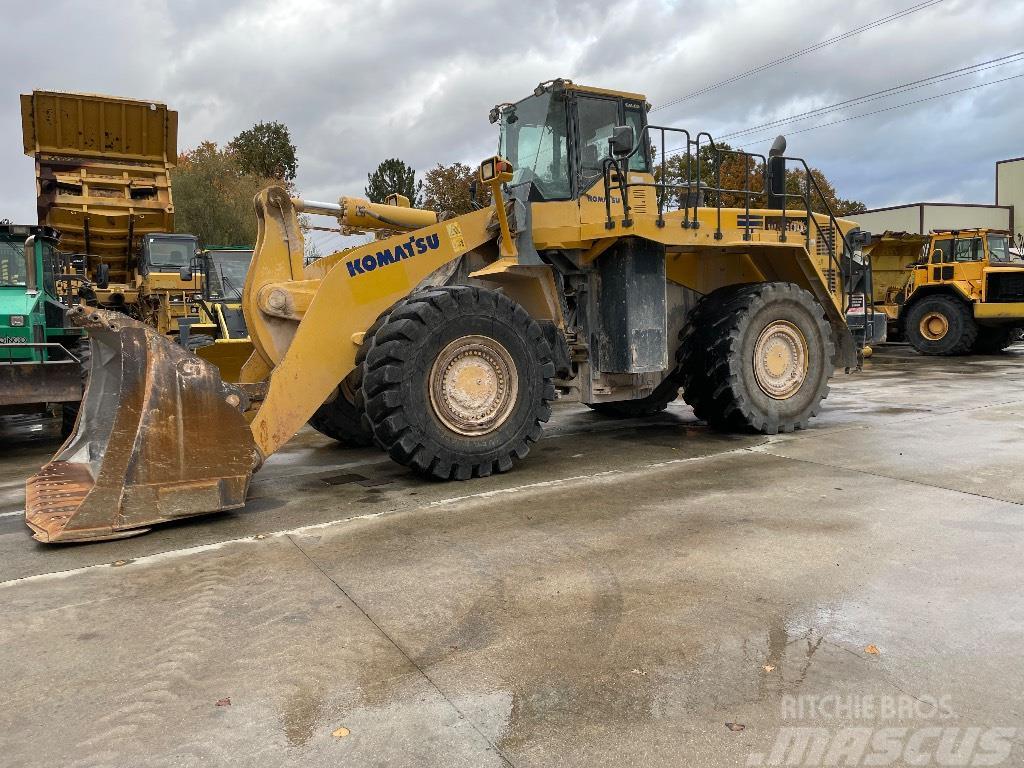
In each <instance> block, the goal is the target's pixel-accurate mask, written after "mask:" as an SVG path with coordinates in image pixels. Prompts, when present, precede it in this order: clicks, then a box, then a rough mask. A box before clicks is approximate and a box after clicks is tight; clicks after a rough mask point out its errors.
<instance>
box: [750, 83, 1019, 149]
mask: <svg viewBox="0 0 1024 768" xmlns="http://www.w3.org/2000/svg"><path fill="white" fill-rule="evenodd" d="M1019 77H1024V72H1021V73H1020V74H1019V75H1010V76H1009V77H1002V78H1000V79H998V80H992V81H991V82H988V83H978V84H977V85H971V86H968V87H967V88H959V89H957V90H955V91H947V92H946V93H938V94H936V95H934V96H926V97H924V98H923V99H914V100H913V101H907V102H904V103H903V104H894V105H892V106H891V107H884V108H883V109H876V110H873V111H871V112H865V113H864V114H862V115H853V116H851V117H844V118H843V119H842V120H833V121H832V122H830V123H822V124H821V125H812V126H810V127H809V128H802V129H800V130H799V131H791V132H790V133H789V135H790V136H795V135H796V134H798V133H807V132H808V131H816V130H818V129H819V128H828V127H829V126H832V125H839V124H840V123H848V122H850V121H851V120H859V119H860V118H862V117H871V115H878V114H881V113H882V112H890V111H892V110H894V109H902V108H903V107H909V106H912V105H914V104H921V103H922V102H925V101H933V100H935V99H941V98H944V97H946V96H953V95H955V94H957V93H965V92H966V91H973V90H975V89H977V88H986V87H987V86H990V85H996V84H998V83H1005V82H1006V81H1007V80H1016V79H1017V78H1019ZM770 138H773V137H772V136H762V137H761V138H759V139H753V140H751V141H748V142H746V143H745V144H741V145H740V146H739V147H738V149H742V148H743V147H749V146H750V145H751V144H757V143H758V142H761V141H767V140H768V139H770Z"/></svg>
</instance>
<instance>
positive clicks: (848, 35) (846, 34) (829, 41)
mask: <svg viewBox="0 0 1024 768" xmlns="http://www.w3.org/2000/svg"><path fill="white" fill-rule="evenodd" d="M942 1H943V0H926V1H925V2H922V3H918V4H917V5H912V6H911V7H909V8H904V9H903V10H902V11H897V12H896V13H893V14H890V15H889V16H884V17H882V18H881V19H875V20H874V21H872V22H869V23H867V24H864V25H863V26H860V27H856V28H854V29H850V30H847V31H846V32H843V33H842V34H839V35H835V36H834V37H830V38H828V39H826V40H822V41H821V42H820V43H815V44H814V45H811V46H809V47H807V48H803V49H801V50H799V51H794V52H793V53H790V54H787V55H785V56H783V57H781V58H778V59H774V60H772V61H769V62H767V63H766V64H762V65H760V66H758V67H754V68H753V69H749V70H747V71H746V72H741V73H740V74H738V75H733V76H732V77H728V78H726V79H725V80H721V81H719V82H717V83H714V84H712V85H708V86H705V87H704V88H701V89H699V90H696V91H694V92H693V93H688V94H687V95H685V96H680V97H679V98H678V99H674V100H672V101H669V102H666V103H664V104H661V105H660V106H657V107H654V108H653V109H652V110H651V111H652V112H654V111H656V110H658V109H665V108H666V107H671V106H674V105H676V104H679V103H681V102H684V101H688V100H689V99H693V98H696V97H697V96H702V95H703V94H705V93H708V92H709V91H713V90H715V89H716V88H721V87H722V86H723V85H730V84H732V83H735V82H736V81H737V80H742V79H744V78H746V77H750V76H751V75H756V74H758V73H760V72H764V71H765V70H766V69H771V68H772V67H777V66H778V65H779V64H785V63H786V62H788V61H792V60H793V59H797V58H800V57H801V56H805V55H807V54H808V53H813V52H814V51H819V50H821V49H822V48H826V47H828V46H830V45H833V44H835V43H838V42H841V41H843V40H846V39H848V38H851V37H853V36H854V35H859V34H860V33H861V32H867V31H868V30H869V29H875V28H876V27H880V26H882V25H884V24H888V23H889V22H891V21H896V20H897V19H901V18H903V17H904V16H909V15H910V14H912V13H917V12H918V11H923V10H924V9H926V8H931V7H932V6H933V5H938V4H939V3H941V2H942Z"/></svg>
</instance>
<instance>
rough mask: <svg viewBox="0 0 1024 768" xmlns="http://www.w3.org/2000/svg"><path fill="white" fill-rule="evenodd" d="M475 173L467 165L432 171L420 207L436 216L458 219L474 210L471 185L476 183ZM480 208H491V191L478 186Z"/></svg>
mask: <svg viewBox="0 0 1024 768" xmlns="http://www.w3.org/2000/svg"><path fill="white" fill-rule="evenodd" d="M476 177H477V174H476V171H475V170H474V169H472V168H470V167H469V166H468V165H463V164H462V163H453V164H452V165H441V164H440V163H438V165H437V166H436V167H434V168H431V169H430V170H429V171H427V173H426V174H425V176H424V182H423V201H422V203H421V205H422V206H423V207H424V208H429V209H431V210H433V211H436V212H437V213H446V212H447V213H454V214H455V215H456V216H458V215H461V214H463V213H469V212H470V211H472V210H474V207H473V203H472V202H471V201H472V194H471V186H472V185H473V184H474V182H476ZM476 201H477V205H478V206H481V205H489V204H490V202H491V193H490V189H489V188H488V187H486V186H485V185H483V184H479V183H477V184H476Z"/></svg>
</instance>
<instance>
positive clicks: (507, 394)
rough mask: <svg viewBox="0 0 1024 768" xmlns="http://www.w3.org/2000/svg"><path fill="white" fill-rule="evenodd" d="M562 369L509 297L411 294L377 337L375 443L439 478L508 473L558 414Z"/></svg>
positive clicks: (369, 383)
mask: <svg viewBox="0 0 1024 768" xmlns="http://www.w3.org/2000/svg"><path fill="white" fill-rule="evenodd" d="M554 375H555V366H554V362H553V361H552V356H551V348H550V346H549V345H548V342H547V341H546V340H545V338H544V334H543V332H542V331H541V329H540V326H539V325H538V324H537V322H536V321H535V320H533V318H531V317H530V315H529V314H528V313H527V312H526V310H524V309H523V308H522V307H521V306H519V305H518V304H516V303H515V302H514V301H512V300H511V299H509V298H508V297H507V296H505V295H503V294H500V293H496V292H494V291H489V290H486V289H483V288H476V287H468V286H448V287H443V288H441V287H439V288H433V289H430V290H426V291H423V292H420V293H416V294H413V295H412V296H410V297H409V298H408V299H406V300H405V301H404V302H403V303H401V304H399V305H398V306H397V307H396V308H395V309H394V311H393V312H392V313H391V314H390V316H389V317H388V319H387V322H385V323H384V324H383V326H381V328H380V330H378V331H377V333H376V334H374V339H373V346H372V347H371V349H370V350H369V352H368V354H367V357H366V363H365V372H364V378H363V395H364V397H365V399H366V415H367V418H368V420H369V421H370V423H371V425H372V427H373V433H374V436H375V438H376V440H377V442H378V443H379V444H380V445H381V447H383V448H384V450H386V451H387V452H388V454H389V455H390V456H391V458H393V459H394V460H395V461H397V462H398V463H399V464H403V465H405V466H408V467H411V468H412V469H413V470H415V471H416V472H418V473H419V474H422V475H425V476H427V477H431V478H435V479H439V480H449V479H454V480H466V479H469V478H470V477H485V476H487V475H490V474H491V473H493V472H506V471H508V470H509V469H511V468H512V465H513V463H514V462H515V461H516V460H518V459H523V458H525V456H526V454H527V453H529V450H530V445H531V444H532V443H534V442H536V441H537V440H538V439H539V438H540V435H541V429H542V425H543V424H544V422H546V421H547V420H548V418H549V417H550V416H551V406H550V401H551V400H553V399H554V396H555V388H554V383H553V378H554Z"/></svg>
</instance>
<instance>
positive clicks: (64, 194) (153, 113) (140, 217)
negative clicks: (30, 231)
mask: <svg viewBox="0 0 1024 768" xmlns="http://www.w3.org/2000/svg"><path fill="white" fill-rule="evenodd" d="M21 115H22V138H23V142H24V150H25V154H26V155H29V156H30V157H32V158H34V159H35V170H36V208H37V210H38V216H39V223H40V224H43V225H46V226H49V227H53V228H54V229H56V230H58V231H59V232H60V233H61V236H62V247H63V248H64V249H65V250H67V251H71V252H75V253H83V254H86V255H87V257H88V262H87V264H86V271H87V274H88V275H89V276H90V277H91V278H94V277H95V276H96V275H97V274H98V272H99V266H100V264H104V265H106V266H107V268H108V269H109V275H110V282H111V283H112V284H113V286H114V287H112V288H111V289H109V290H110V291H111V292H116V291H118V290H119V288H120V287H121V286H123V290H125V291H130V290H133V289H136V288H137V286H136V285H135V279H134V278H135V270H134V268H133V267H134V265H133V264H132V261H133V258H134V256H135V254H136V253H137V252H138V250H139V247H140V246H141V242H142V238H143V237H144V236H145V235H146V234H148V233H153V232H173V231H174V201H173V199H172V197H171V182H170V169H171V168H172V167H173V166H174V164H175V163H176V161H177V134H178V114H177V112H174V111H173V110H169V109H168V108H167V107H166V106H165V105H164V104H159V103H156V102H149V101H137V100H133V99H120V98H115V97H110V96H98V95H92V94H77V93H59V92H54V91H33V92H32V93H31V94H24V95H22V97H21ZM94 282H95V280H94ZM107 290H108V289H102V290H100V291H98V294H97V300H98V301H99V303H101V304H105V303H108V302H107V295H106V293H105V291H107Z"/></svg>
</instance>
